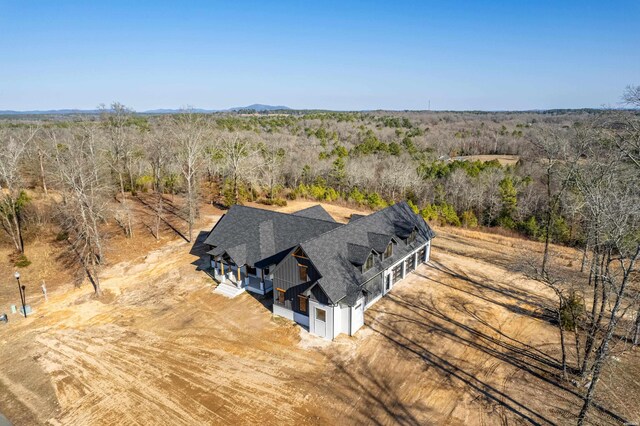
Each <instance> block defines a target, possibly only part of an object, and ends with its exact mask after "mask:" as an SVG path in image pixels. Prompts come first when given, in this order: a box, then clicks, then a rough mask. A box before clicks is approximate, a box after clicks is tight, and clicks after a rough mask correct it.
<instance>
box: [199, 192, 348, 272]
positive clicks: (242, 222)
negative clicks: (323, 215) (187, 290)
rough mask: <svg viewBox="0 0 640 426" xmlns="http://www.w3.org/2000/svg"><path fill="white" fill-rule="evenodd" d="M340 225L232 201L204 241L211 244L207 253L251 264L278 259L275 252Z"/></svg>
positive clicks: (239, 263) (242, 263)
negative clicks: (235, 203) (237, 203)
mask: <svg viewBox="0 0 640 426" xmlns="http://www.w3.org/2000/svg"><path fill="white" fill-rule="evenodd" d="M323 211H324V209H323ZM340 226H342V224H340V223H337V222H334V221H328V220H321V219H314V218H310V217H305V216H300V215H294V214H286V213H279V212H274V211H269V210H263V209H258V208H253V207H245V206H238V205H235V206H232V207H231V208H230V209H229V211H228V212H227V213H226V214H225V215H224V216H222V217H221V218H220V220H219V221H218V223H217V224H216V226H214V227H213V229H212V230H211V232H210V233H209V235H208V236H207V238H206V240H205V241H204V242H205V244H209V245H211V246H213V247H214V249H212V250H211V251H209V254H213V255H220V254H222V253H224V252H226V253H227V254H228V255H229V256H230V257H231V259H233V261H234V262H235V263H236V264H238V265H244V264H248V265H255V264H256V262H258V261H259V260H263V259H269V261H270V262H271V264H272V263H277V261H278V260H279V258H278V256H276V255H278V254H279V253H281V252H283V251H285V252H286V251H288V250H290V249H291V248H292V247H295V246H296V245H298V244H300V243H301V242H303V241H306V240H308V239H310V238H313V237H316V236H318V235H320V234H323V233H325V232H327V231H330V230H332V229H335V228H337V227H340ZM267 265H268V264H265V265H264V266H267Z"/></svg>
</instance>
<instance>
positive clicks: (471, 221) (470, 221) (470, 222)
mask: <svg viewBox="0 0 640 426" xmlns="http://www.w3.org/2000/svg"><path fill="white" fill-rule="evenodd" d="M460 219H461V222H462V226H464V227H465V228H477V227H478V218H477V217H476V215H475V214H474V213H473V211H472V210H467V211H464V212H462V216H461V217H460Z"/></svg>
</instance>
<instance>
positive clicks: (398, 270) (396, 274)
mask: <svg viewBox="0 0 640 426" xmlns="http://www.w3.org/2000/svg"><path fill="white" fill-rule="evenodd" d="M401 279H402V263H401V264H399V265H398V266H396V267H395V268H393V283H394V284H395V283H397V282H398V281H400V280H401Z"/></svg>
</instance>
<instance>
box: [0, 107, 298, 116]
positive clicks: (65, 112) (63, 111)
mask: <svg viewBox="0 0 640 426" xmlns="http://www.w3.org/2000/svg"><path fill="white" fill-rule="evenodd" d="M278 110H291V108H289V107H286V106H274V105H264V104H253V105H249V106H246V107H235V108H229V109H201V108H194V109H193V111H194V112H199V113H210V112H225V111H258V112H262V111H278ZM181 111H182V110H180V109H173V108H158V109H151V110H148V111H139V113H140V114H176V113H179V112H181ZM99 113H100V110H97V109H50V110H33V111H13V110H4V111H0V115H74V114H99Z"/></svg>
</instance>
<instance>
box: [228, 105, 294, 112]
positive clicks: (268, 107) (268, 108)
mask: <svg viewBox="0 0 640 426" xmlns="http://www.w3.org/2000/svg"><path fill="white" fill-rule="evenodd" d="M290 109H291V108H289V107H287V106H283V105H278V106H274V105H264V104H253V105H249V106H246V107H236V108H229V109H228V111H243V110H253V111H278V110H290Z"/></svg>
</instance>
